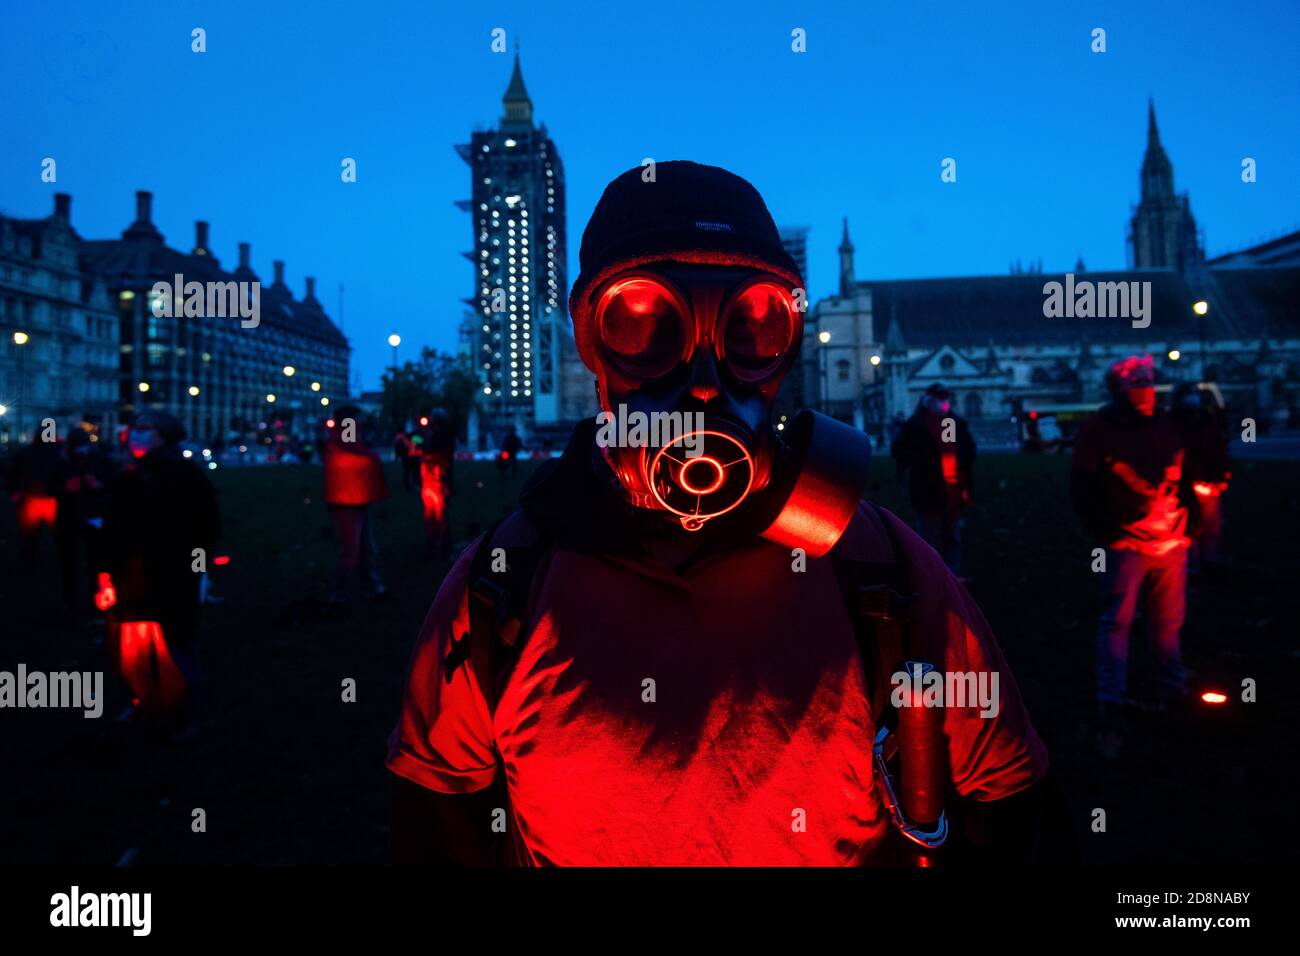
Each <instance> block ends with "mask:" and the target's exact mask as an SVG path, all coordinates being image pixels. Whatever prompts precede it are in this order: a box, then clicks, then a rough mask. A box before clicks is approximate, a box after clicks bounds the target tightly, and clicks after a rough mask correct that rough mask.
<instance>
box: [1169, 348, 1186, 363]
mask: <svg viewBox="0 0 1300 956" xmlns="http://www.w3.org/2000/svg"><path fill="white" fill-rule="evenodd" d="M1182 357H1183V353H1182V352H1180V351H1178V349H1170V350H1169V361H1171V362H1177V361H1178V360H1179V359H1180V358H1182Z"/></svg>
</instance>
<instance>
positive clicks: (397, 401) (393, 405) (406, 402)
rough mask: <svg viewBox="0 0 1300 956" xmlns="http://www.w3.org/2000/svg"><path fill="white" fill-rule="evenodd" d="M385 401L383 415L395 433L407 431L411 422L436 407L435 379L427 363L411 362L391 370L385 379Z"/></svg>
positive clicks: (383, 385) (382, 381)
mask: <svg viewBox="0 0 1300 956" xmlns="http://www.w3.org/2000/svg"><path fill="white" fill-rule="evenodd" d="M381 383H382V388H383V402H382V411H381V413H380V414H381V416H382V417H383V420H384V424H385V425H386V426H387V427H388V428H389V429H391V430H392V431H400V430H401V429H403V428H405V427H406V425H407V422H409V421H411V420H412V419H415V418H418V417H419V415H420V414H421V413H422V412H424V411H425V410H427V409H428V408H430V407H431V406H432V405H433V401H434V398H433V377H432V376H431V375H430V374H429V370H428V369H426V368H425V367H424V365H423V363H420V364H417V363H415V362H407V363H406V364H404V365H402V366H400V367H399V368H393V369H389V370H388V371H387V372H385V373H384V377H383V379H381Z"/></svg>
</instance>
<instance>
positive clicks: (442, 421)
mask: <svg viewBox="0 0 1300 956" xmlns="http://www.w3.org/2000/svg"><path fill="white" fill-rule="evenodd" d="M424 422H425V426H424V427H423V429H422V430H421V433H420V435H421V439H422V442H421V445H420V449H421V453H422V454H421V457H420V459H419V462H420V499H421V505H422V508H423V515H424V548H425V553H426V554H427V555H428V556H429V557H437V558H441V557H445V556H446V555H447V553H448V551H449V550H450V548H451V527H450V523H449V520H448V508H449V507H450V499H451V493H452V469H453V468H454V467H455V463H456V424H455V422H453V421H452V419H451V416H450V415H448V414H447V412H446V410H444V409H441V408H435V409H434V410H433V411H432V412H430V413H429V416H428V417H427V418H425V419H424Z"/></svg>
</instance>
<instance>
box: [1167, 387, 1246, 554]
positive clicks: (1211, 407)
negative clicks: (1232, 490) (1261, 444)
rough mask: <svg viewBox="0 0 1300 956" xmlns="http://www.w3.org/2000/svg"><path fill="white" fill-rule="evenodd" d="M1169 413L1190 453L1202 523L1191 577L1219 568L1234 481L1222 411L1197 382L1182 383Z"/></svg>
mask: <svg viewBox="0 0 1300 956" xmlns="http://www.w3.org/2000/svg"><path fill="white" fill-rule="evenodd" d="M1170 412H1171V414H1172V416H1173V419H1174V423H1175V424H1176V425H1177V426H1178V432H1179V434H1180V435H1182V438H1183V445H1184V446H1185V448H1186V449H1187V459H1186V461H1185V462H1184V463H1183V464H1184V467H1185V468H1186V470H1187V477H1188V478H1189V479H1190V480H1191V482H1192V490H1193V491H1194V492H1195V494H1196V503H1197V505H1198V506H1199V508H1200V513H1201V516H1200V522H1199V525H1198V527H1197V532H1196V537H1195V538H1193V539H1192V546H1191V548H1190V549H1189V551H1188V565H1189V569H1190V570H1191V571H1192V573H1199V572H1202V571H1205V572H1209V571H1211V569H1216V568H1217V567H1218V558H1219V545H1220V543H1221V542H1222V540H1223V494H1224V492H1226V491H1227V490H1228V484H1229V483H1230V482H1231V481H1232V463H1231V461H1230V460H1229V458H1228V429H1227V425H1226V423H1225V422H1224V417H1223V409H1222V408H1220V407H1219V403H1218V402H1216V401H1214V399H1213V398H1212V397H1211V395H1210V393H1209V392H1203V391H1202V390H1201V389H1199V388H1197V386H1196V383H1195V382H1179V383H1178V385H1177V386H1176V387H1175V388H1174V391H1173V395H1172V397H1171V400H1170Z"/></svg>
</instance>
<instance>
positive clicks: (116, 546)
mask: <svg viewBox="0 0 1300 956" xmlns="http://www.w3.org/2000/svg"><path fill="white" fill-rule="evenodd" d="M184 437H185V430H184V428H183V427H182V426H181V423H180V422H179V421H178V420H177V419H176V418H175V417H174V416H172V415H169V414H167V413H165V412H153V411H150V412H142V413H140V414H139V415H137V416H136V418H135V420H134V421H133V422H132V423H131V426H130V429H129V431H128V433H127V441H126V444H127V449H128V451H129V453H130V455H131V461H130V462H128V463H127V465H126V466H125V467H124V468H123V469H122V471H121V472H120V473H119V474H118V475H117V476H116V477H115V478H114V479H113V481H112V484H111V485H110V486H109V497H108V508H107V511H106V513H105V516H104V563H105V567H104V570H105V571H107V573H108V579H107V580H101V585H103V586H102V587H101V588H100V594H101V595H102V596H103V597H102V598H101V601H102V603H105V604H106V603H107V594H108V590H107V589H108V588H111V589H112V591H113V592H114V597H115V599H116V601H115V603H114V604H113V605H112V607H111V611H110V613H109V629H110V641H109V645H110V651H111V652H113V653H115V654H117V655H119V656H120V655H122V654H123V652H125V651H127V650H130V649H131V648H128V647H127V646H126V645H125V644H121V643H120V642H121V641H122V640H123V637H124V628H125V635H126V636H128V637H131V636H133V635H134V634H135V632H136V631H137V630H141V629H140V628H138V627H135V625H139V624H141V623H142V622H147V623H153V624H157V625H158V627H157V628H153V629H151V631H150V633H151V634H152V635H153V639H160V640H161V641H164V642H165V647H164V648H162V649H161V650H159V651H158V653H159V656H160V657H162V656H164V655H165V656H167V657H168V658H169V659H170V660H173V661H174V662H175V664H176V666H177V668H179V671H180V673H181V674H182V675H183V676H184V684H185V692H184V706H183V710H182V712H181V713H179V714H174V715H172V716H174V717H175V718H176V719H177V720H181V721H184V722H185V723H186V724H188V728H187V730H190V729H193V728H194V727H195V726H196V724H197V721H198V719H199V718H200V716H201V713H202V706H203V700H204V692H205V688H204V683H205V681H204V674H203V670H202V668H201V666H200V664H199V658H198V631H199V612H200V609H201V600H200V582H201V577H202V572H201V571H199V570H196V568H202V567H204V566H206V564H207V563H208V562H210V561H211V560H212V559H213V557H214V556H215V552H214V548H215V546H216V542H217V538H218V536H219V534H220V530H221V517H220V514H219V512H218V509H217V498H216V493H215V492H214V490H213V488H212V484H211V482H209V481H208V476H207V474H206V473H205V472H204V470H203V468H202V467H200V466H199V465H198V464H197V463H195V462H193V461H190V460H189V459H187V458H185V457H184V456H183V455H182V453H181V448H180V442H181V441H182V440H183V439H184ZM196 549H199V550H200V552H201V554H200V555H199V556H197V557H196V554H195V550H196ZM196 562H201V563H198V564H196ZM127 625H131V626H130V627H127ZM142 633H143V632H142ZM130 644H131V647H135V643H134V641H133V640H132V641H131V642H130ZM139 652H140V653H146V652H147V649H143V648H142V649H140V650H139ZM122 667H123V669H124V671H125V672H126V674H129V673H137V672H147V671H148V668H139V669H137V668H135V667H133V666H132V663H131V662H130V661H123V662H122ZM126 674H124V676H126ZM128 680H129V677H128ZM132 689H133V690H134V691H136V693H137V704H141V703H143V704H144V705H145V706H146V708H148V706H149V704H150V703H151V702H150V701H147V700H146V701H143V702H142V701H140V700H139V694H140V689H139V688H138V687H133V688H132ZM167 697H168V700H169V701H171V702H174V701H175V699H176V697H175V695H174V694H173V693H170V692H169V693H168V695H167Z"/></svg>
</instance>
